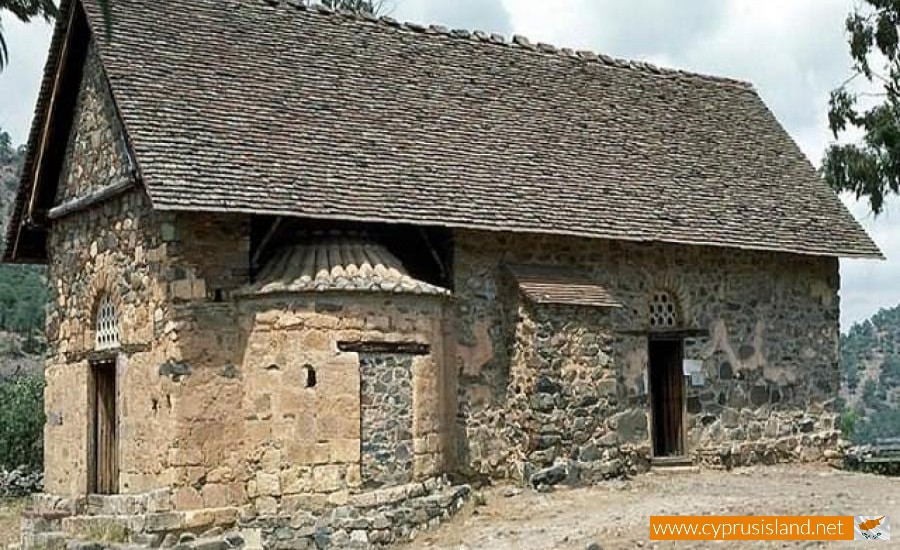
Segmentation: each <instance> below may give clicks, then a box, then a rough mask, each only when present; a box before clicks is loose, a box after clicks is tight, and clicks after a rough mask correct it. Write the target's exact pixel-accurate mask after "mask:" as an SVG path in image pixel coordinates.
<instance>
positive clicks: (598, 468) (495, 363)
mask: <svg viewBox="0 0 900 550" xmlns="http://www.w3.org/2000/svg"><path fill="white" fill-rule="evenodd" d="M455 263H456V278H455V282H456V284H455V291H456V314H457V315H456V321H455V327H456V330H457V341H458V342H457V346H458V348H457V349H458V353H457V356H458V365H459V373H458V377H459V382H458V399H459V414H458V419H459V421H458V423H457V431H456V433H455V436H456V438H457V452H458V453H459V457H460V465H461V469H463V470H464V471H468V472H469V473H471V474H485V475H491V476H495V477H496V476H501V477H510V478H517V479H522V478H524V477H527V476H528V474H529V472H531V471H533V470H534V469H536V468H540V467H541V466H544V465H547V464H549V463H551V462H553V461H558V460H567V461H576V462H588V463H593V464H594V466H589V465H583V466H584V468H582V469H583V470H587V471H588V472H589V473H590V474H591V475H592V476H594V474H596V475H599V476H601V477H602V476H604V475H607V474H608V473H609V474H612V473H614V472H617V471H627V470H629V469H630V470H633V471H636V470H640V469H642V468H644V467H646V459H647V457H648V456H649V453H650V439H649V438H650V434H649V432H650V430H649V425H650V424H649V414H650V410H649V395H648V384H647V380H646V373H647V336H646V333H647V332H649V330H650V321H649V316H650V315H649V313H650V307H649V304H650V300H651V296H652V294H653V293H654V292H655V291H658V290H664V291H667V292H668V293H669V294H670V295H672V296H674V297H675V299H676V300H677V302H678V305H679V307H678V309H679V317H680V320H679V324H680V325H681V326H682V328H689V329H697V330H699V331H701V332H702V333H703V334H708V336H699V337H696V338H692V339H690V340H688V341H687V342H686V352H685V353H686V357H685V358H686V359H692V360H697V361H700V364H701V373H702V378H703V382H702V385H698V386H693V385H692V386H690V387H689V388H688V390H687V399H688V415H687V418H686V419H685V421H686V422H687V424H688V443H687V446H688V449H687V451H688V453H689V454H690V455H692V456H694V457H695V459H696V460H699V461H703V462H707V463H708V462H714V463H716V464H724V465H732V464H745V463H751V462H757V461H774V460H815V459H818V458H819V457H821V455H822V453H823V452H824V451H826V450H827V449H829V448H831V447H832V446H833V445H834V444H835V443H836V436H837V432H836V431H835V426H834V419H835V414H834V411H833V405H834V402H833V398H834V397H835V396H836V392H837V384H838V365H837V344H838V298H837V289H838V285H839V281H838V265H837V261H836V260H835V259H833V258H816V257H801V256H794V255H787V254H775V253H767V252H754V251H742V250H723V249H715V248H704V247H690V246H678V245H664V244H642V243H627V242H607V241H589V240H583V239H575V238H559V237H558V238H552V237H537V236H520V235H494V234H485V233H466V232H463V233H460V234H458V241H457V249H456V254H455ZM504 264H539V265H555V266H565V267H569V268H572V269H579V270H582V271H586V272H588V273H590V274H591V276H592V278H593V279H595V280H596V281H598V282H599V283H600V284H603V285H604V286H605V287H606V288H607V289H608V290H609V291H610V292H611V293H612V294H613V296H614V297H615V298H617V299H618V300H619V301H620V302H622V304H623V307H622V308H614V309H609V310H605V311H603V310H600V311H593V312H591V311H588V310H587V309H584V308H578V307H574V308H571V307H554V306H549V307H548V306H541V305H536V304H529V303H528V302H527V301H525V299H524V298H523V297H522V296H521V295H520V293H519V292H518V289H517V287H516V284H515V281H514V280H513V278H512V276H511V275H510V274H509V273H508V272H507V270H506V269H505V268H504V267H503V266H504ZM697 381H698V382H699V379H698V380H697Z"/></svg>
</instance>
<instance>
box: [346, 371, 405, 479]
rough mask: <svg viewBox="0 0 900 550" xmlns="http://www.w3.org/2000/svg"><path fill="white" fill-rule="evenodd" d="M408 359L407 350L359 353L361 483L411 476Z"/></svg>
mask: <svg viewBox="0 0 900 550" xmlns="http://www.w3.org/2000/svg"><path fill="white" fill-rule="evenodd" d="M412 362H413V356H412V355H409V354H387V353H361V354H360V358H359V367H360V408H361V410H360V446H361V449H362V461H361V467H362V472H361V474H362V482H363V486H364V487H383V486H391V485H401V484H404V483H409V482H410V481H411V478H412V472H413V467H412V458H413V444H412V439H413V436H412V434H413V426H412V424H413V423H412V408H413V405H412V395H413V394H412Z"/></svg>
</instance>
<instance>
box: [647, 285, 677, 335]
mask: <svg viewBox="0 0 900 550" xmlns="http://www.w3.org/2000/svg"><path fill="white" fill-rule="evenodd" d="M676 326H678V304H677V303H676V302H675V299H674V298H673V297H672V295H671V294H669V293H668V292H665V291H658V292H654V293H653V297H652V298H651V299H650V328H674V327H676Z"/></svg>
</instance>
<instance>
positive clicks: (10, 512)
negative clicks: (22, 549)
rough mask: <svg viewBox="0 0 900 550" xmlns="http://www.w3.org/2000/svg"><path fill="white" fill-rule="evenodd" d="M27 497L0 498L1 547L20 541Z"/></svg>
mask: <svg viewBox="0 0 900 550" xmlns="http://www.w3.org/2000/svg"><path fill="white" fill-rule="evenodd" d="M26 502H27V501H26V500H25V499H17V500H7V499H0V548H3V547H4V546H6V545H7V544H13V543H17V542H19V526H20V522H21V518H22V510H23V509H24V508H25V503H26Z"/></svg>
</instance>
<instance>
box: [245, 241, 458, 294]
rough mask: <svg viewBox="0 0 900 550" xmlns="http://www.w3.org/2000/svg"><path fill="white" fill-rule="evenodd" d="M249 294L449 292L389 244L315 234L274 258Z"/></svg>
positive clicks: (252, 286)
mask: <svg viewBox="0 0 900 550" xmlns="http://www.w3.org/2000/svg"><path fill="white" fill-rule="evenodd" d="M256 280H257V282H255V283H253V284H252V285H249V286H248V287H247V288H245V289H243V290H242V291H241V294H244V295H265V294H276V293H284V292H329V291H353V292H390V293H397V294H399V293H405V294H434V295H449V294H450V291H449V290H447V289H444V288H441V287H438V286H435V285H432V284H429V283H426V282H424V281H420V280H418V279H415V278H413V277H411V276H410V275H409V273H407V271H406V268H405V267H403V264H402V263H401V262H400V260H399V259H397V257H396V256H394V255H393V254H391V253H390V251H388V249H387V248H385V247H384V246H383V245H380V244H378V243H376V242H374V241H372V240H370V239H367V238H365V237H363V236H358V235H357V236H352V235H350V236H348V235H327V236H326V235H318V236H310V237H309V238H308V239H305V240H304V242H302V243H301V244H298V245H294V246H290V247H287V248H285V249H283V250H281V251H279V252H278V253H277V254H275V255H274V256H273V257H272V259H271V260H269V261H268V262H267V263H266V265H265V266H263V268H262V269H261V270H260V272H259V274H258V275H257V277H256Z"/></svg>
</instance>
